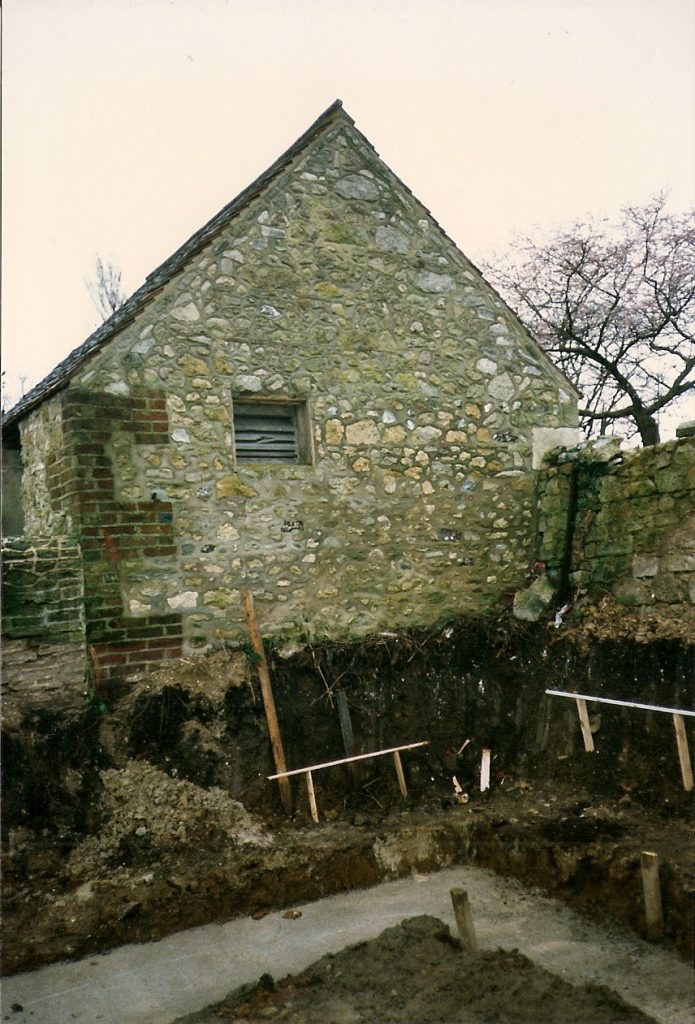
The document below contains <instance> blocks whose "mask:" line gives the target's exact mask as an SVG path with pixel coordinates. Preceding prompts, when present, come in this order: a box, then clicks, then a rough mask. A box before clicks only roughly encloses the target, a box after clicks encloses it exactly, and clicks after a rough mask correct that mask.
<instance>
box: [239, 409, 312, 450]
mask: <svg viewBox="0 0 695 1024" xmlns="http://www.w3.org/2000/svg"><path fill="white" fill-rule="evenodd" d="M234 440H235V448H236V457H237V462H298V461H299V448H298V444H297V415H296V409H295V407H294V406H291V405H277V406H267V405H264V406H261V405H259V406H255V407H254V406H252V405H240V406H235V409H234Z"/></svg>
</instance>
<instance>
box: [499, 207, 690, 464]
mask: <svg viewBox="0 0 695 1024" xmlns="http://www.w3.org/2000/svg"><path fill="white" fill-rule="evenodd" d="M486 272H487V274H488V276H489V277H490V279H491V280H492V281H493V283H494V284H496V286H497V287H498V288H499V290H500V292H501V293H502V294H503V295H504V296H505V298H507V300H508V301H509V303H510V305H512V306H513V307H515V308H516V309H517V311H518V312H519V315H520V316H521V318H522V320H524V321H525V322H526V323H527V325H528V326H529V328H530V329H531V331H532V333H533V334H534V335H535V336H536V338H537V339H538V341H539V342H540V343H541V345H542V346H543V348H544V349H545V350H546V351H547V352H548V353H550V354H551V355H552V356H553V358H554V360H555V362H556V363H558V364H559V366H560V367H561V368H562V369H563V370H564V371H565V373H566V374H567V376H568V377H569V378H570V379H571V380H573V381H574V382H575V383H576V384H577V386H578V387H579V389H580V391H581V392H582V396H583V401H582V406H581V408H580V413H581V416H582V426H583V428H584V430H585V432H586V434H587V435H591V434H596V433H613V432H614V431H615V430H616V429H619V430H620V432H621V433H626V434H627V436H632V435H634V434H639V436H640V438H641V441H642V444H643V445H650V444H656V443H657V442H658V441H659V422H658V417H659V414H660V413H661V412H662V411H663V410H664V409H665V408H666V407H667V406H670V405H672V404H673V403H675V402H677V401H678V400H679V399H681V398H682V396H684V395H686V394H687V393H688V392H692V391H694V390H695V211H692V210H690V211H688V212H686V213H684V214H682V215H673V214H670V213H668V212H667V211H666V196H665V195H664V194H660V195H657V196H655V197H654V198H653V199H651V200H650V201H649V202H648V203H647V205H646V206H644V207H627V208H626V209H624V210H623V211H622V221H621V223H620V224H619V225H618V230H617V231H616V230H612V229H611V228H610V226H608V225H606V223H605V222H601V223H600V224H597V223H595V222H594V221H586V222H580V223H576V224H574V225H573V226H572V227H571V228H570V229H569V230H565V231H561V232H558V233H556V234H555V235H553V236H552V237H550V238H548V239H546V240H544V241H543V240H541V241H538V240H534V239H532V238H528V237H526V238H523V239H517V241H516V243H515V245H514V249H513V251H512V252H511V253H510V254H509V255H508V256H506V257H505V258H504V259H503V260H502V261H501V262H499V261H498V263H497V266H492V265H489V266H487V267H486Z"/></svg>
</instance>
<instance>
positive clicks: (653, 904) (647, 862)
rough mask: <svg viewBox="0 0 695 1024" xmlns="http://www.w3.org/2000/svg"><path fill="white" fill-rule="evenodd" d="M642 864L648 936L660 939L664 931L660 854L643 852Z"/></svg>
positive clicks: (641, 854)
mask: <svg viewBox="0 0 695 1024" xmlns="http://www.w3.org/2000/svg"><path fill="white" fill-rule="evenodd" d="M640 864H641V867H642V890H643V893H644V916H645V918H646V921H647V935H648V936H649V938H650V939H658V938H660V936H661V935H662V933H663V930H664V915H663V910H662V907H661V885H660V883H659V855H658V853H650V852H647V851H643V852H642V853H640Z"/></svg>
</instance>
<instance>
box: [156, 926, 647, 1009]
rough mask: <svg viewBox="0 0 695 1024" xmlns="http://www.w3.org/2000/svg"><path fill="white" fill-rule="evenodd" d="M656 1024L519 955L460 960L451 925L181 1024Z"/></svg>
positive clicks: (401, 933)
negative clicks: (274, 1023)
mask: <svg viewBox="0 0 695 1024" xmlns="http://www.w3.org/2000/svg"><path fill="white" fill-rule="evenodd" d="M267 1020H283V1021H291V1022H293V1024H360V1022H363V1024H374V1022H375V1021H378V1022H379V1024H389V1022H393V1024H402V1022H403V1021H407V1022H408V1024H490V1022H494V1024H539V1022H540V1021H552V1022H553V1024H650V1022H651V1024H653V1018H652V1017H647V1016H646V1015H645V1014H643V1013H641V1012H640V1011H639V1010H637V1009H635V1008H634V1007H630V1006H628V1005H627V1004H626V1003H624V1002H623V1001H622V1000H621V999H620V998H619V997H618V996H617V995H616V994H615V993H614V992H611V991H609V990H608V989H606V988H602V987H598V986H596V985H583V986H573V985H570V984H569V983H568V982H566V981H564V980H563V979H561V978H559V977H558V976H557V975H554V974H551V973H550V972H549V971H545V970H543V969H542V968H541V967H537V966H535V965H534V964H533V963H531V961H530V960H528V959H527V958H526V957H524V956H522V955H521V954H520V953H518V952H517V951H516V950H512V951H503V950H498V951H496V952H483V953H477V954H474V955H472V954H470V953H463V952H462V950H461V946H460V943H459V941H458V940H457V939H454V938H452V936H451V933H450V931H449V929H448V927H447V926H446V925H445V924H443V922H441V921H439V920H437V919H436V918H434V917H414V918H411V919H409V920H407V921H403V922H402V923H401V924H399V925H397V926H396V927H394V928H387V929H386V931H384V932H382V934H381V935H380V936H379V937H378V938H377V939H372V940H371V941H369V942H361V943H359V944H357V945H355V946H350V947H349V948H347V949H344V950H342V951H341V952H340V953H338V954H335V955H329V956H325V957H322V958H321V960H318V961H317V962H316V963H315V964H312V965H311V966H310V967H308V968H307V969H306V970H305V971H302V973H301V974H298V975H296V976H293V975H289V976H288V977H286V978H283V979H282V981H279V982H275V981H274V980H273V978H271V977H270V976H269V975H264V976H263V977H262V978H261V979H260V980H259V982H258V983H257V984H256V985H253V986H248V985H247V986H243V987H242V988H239V989H237V990H236V991H234V992H231V993H230V994H229V995H228V996H227V998H226V999H224V1000H223V1001H222V1002H221V1003H217V1004H216V1005H215V1006H211V1007H208V1009H206V1010H202V1011H201V1012H199V1013H195V1014H192V1015H190V1016H186V1017H181V1018H179V1020H178V1021H177V1022H176V1024H235V1022H240V1024H241V1022H242V1021H243V1022H245V1024H260V1022H262V1021H263V1022H264V1021H267Z"/></svg>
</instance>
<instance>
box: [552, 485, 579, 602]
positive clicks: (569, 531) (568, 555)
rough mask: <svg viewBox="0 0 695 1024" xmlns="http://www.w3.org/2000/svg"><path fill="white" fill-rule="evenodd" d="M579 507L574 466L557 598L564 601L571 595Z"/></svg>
mask: <svg viewBox="0 0 695 1024" xmlns="http://www.w3.org/2000/svg"><path fill="white" fill-rule="evenodd" d="M578 505H579V467H578V466H577V465H573V466H572V471H571V473H570V479H569V491H568V494H567V520H566V523H565V540H564V547H563V552H562V560H561V562H560V569H559V577H558V581H557V596H558V598H559V599H560V600H561V601H564V600H565V599H566V598H567V597H569V594H570V572H571V571H572V545H573V544H574V536H575V532H576V528H577V506H578Z"/></svg>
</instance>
